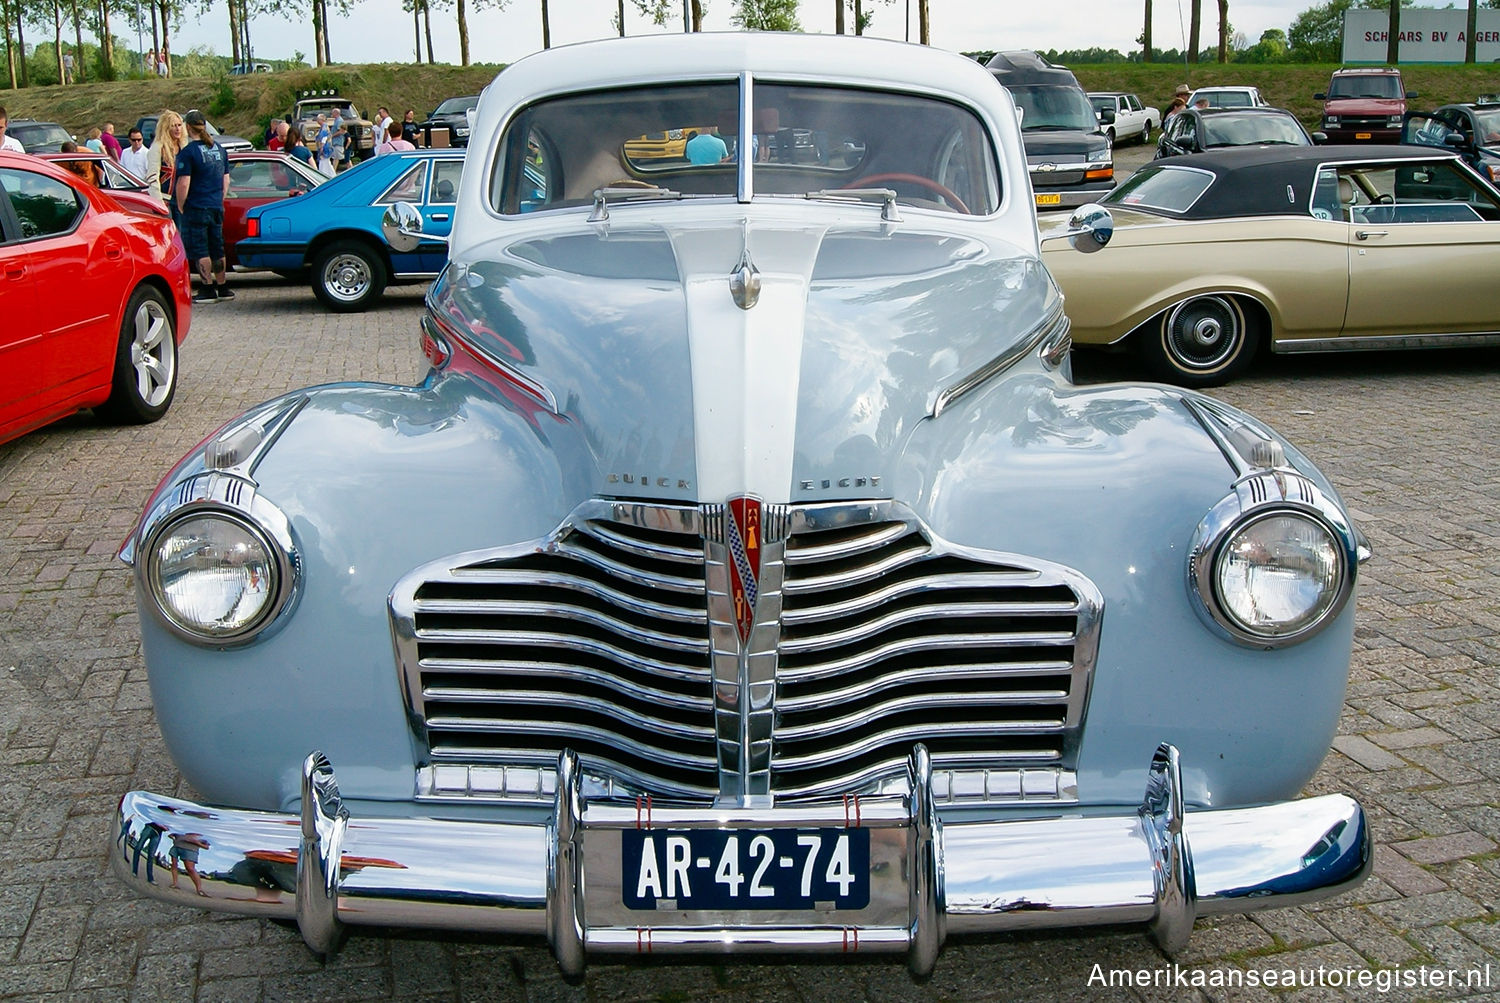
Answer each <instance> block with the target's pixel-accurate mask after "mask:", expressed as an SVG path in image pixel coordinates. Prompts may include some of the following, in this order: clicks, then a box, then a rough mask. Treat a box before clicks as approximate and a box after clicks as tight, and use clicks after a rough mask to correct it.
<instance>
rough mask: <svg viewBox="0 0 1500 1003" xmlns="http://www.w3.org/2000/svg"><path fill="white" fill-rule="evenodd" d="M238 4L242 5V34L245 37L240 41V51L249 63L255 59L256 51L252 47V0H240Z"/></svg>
mask: <svg viewBox="0 0 1500 1003" xmlns="http://www.w3.org/2000/svg"><path fill="white" fill-rule="evenodd" d="M231 2H233V0H231ZM238 3H239V5H240V32H241V33H242V34H243V35H244V36H245V37H244V38H243V39H242V40H241V41H240V51H241V52H243V53H244V54H245V62H247V63H248V62H250V61H251V60H252V59H254V58H255V50H254V49H253V48H251V46H250V0H238Z"/></svg>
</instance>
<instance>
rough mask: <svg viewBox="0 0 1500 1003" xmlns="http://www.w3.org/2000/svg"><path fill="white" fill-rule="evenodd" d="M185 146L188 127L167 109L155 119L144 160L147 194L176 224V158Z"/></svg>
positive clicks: (174, 113) (179, 117) (173, 112)
mask: <svg viewBox="0 0 1500 1003" xmlns="http://www.w3.org/2000/svg"><path fill="white" fill-rule="evenodd" d="M186 145H187V126H185V125H183V123H182V116H181V115H179V114H177V113H176V112H175V111H172V110H171V109H170V108H168V109H166V110H165V111H163V112H162V113H161V114H160V115H158V116H157V117H156V137H155V139H153V140H152V143H151V153H150V154H149V155H148V156H147V158H146V185H147V190H148V191H149V192H150V193H151V194H152V195H154V196H156V198H157V199H159V200H160V201H161V203H162V204H163V205H165V206H166V207H167V209H168V211H170V212H171V213H172V219H173V221H174V222H175V221H176V220H177V199H176V197H174V196H173V194H172V185H173V182H174V181H176V179H177V178H176V176H177V154H179V153H181V152H182V148H183V147H184V146H186Z"/></svg>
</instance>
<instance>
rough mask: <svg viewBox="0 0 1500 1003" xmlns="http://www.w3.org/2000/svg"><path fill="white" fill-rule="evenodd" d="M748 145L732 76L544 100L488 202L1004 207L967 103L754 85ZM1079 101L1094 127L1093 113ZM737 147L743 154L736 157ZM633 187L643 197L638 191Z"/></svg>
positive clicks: (528, 116) (985, 141)
mask: <svg viewBox="0 0 1500 1003" xmlns="http://www.w3.org/2000/svg"><path fill="white" fill-rule="evenodd" d="M751 98H752V100H751V104H752V106H753V109H754V111H753V113H752V116H751V119H752V121H751V125H750V128H749V129H748V130H747V132H748V133H749V135H748V136H747V137H742V136H741V129H740V109H741V102H740V93H739V83H738V82H737V81H726V82H723V83H702V84H683V85H674V86H663V87H639V88H630V89H622V90H614V91H594V92H590V93H586V94H576V95H568V96H564V97H559V98H553V99H549V100H546V101H542V102H539V103H537V104H535V105H532V106H531V107H529V108H527V109H526V110H525V111H523V112H522V113H521V114H520V115H518V116H517V117H516V118H515V119H514V120H512V122H511V124H510V125H509V126H508V127H507V129H506V131H505V133H504V135H503V136H502V137H501V140H500V143H501V148H502V156H501V157H500V158H498V160H497V165H496V170H495V174H494V175H492V177H491V181H490V200H491V204H492V205H493V206H494V207H495V208H496V210H497V211H499V212H502V213H522V212H534V211H537V210H542V209H555V208H569V207H576V206H581V205H583V206H586V205H592V204H593V201H594V198H595V193H596V192H597V191H600V190H602V189H605V188H611V189H615V191H613V192H611V197H613V198H615V199H627V198H631V197H635V198H653V199H674V200H675V199H678V198H693V197H704V196H717V197H724V196H737V195H739V173H740V170H739V168H740V159H741V156H742V155H744V156H745V157H747V158H748V159H749V160H750V161H751V162H752V164H753V174H752V175H751V179H750V180H751V187H752V191H753V194H754V196H756V197H761V196H774V195H784V196H798V197H817V198H823V199H838V198H863V199H870V200H876V199H880V198H882V197H883V196H881V195H879V194H877V193H873V192H866V193H865V194H863V195H855V194H850V195H842V194H840V192H841V191H847V190H849V189H880V190H890V191H893V192H894V193H895V194H896V197H897V199H898V200H899V201H900V202H902V203H903V204H908V205H913V206H919V207H922V208H932V209H939V210H947V211H952V212H973V213H981V214H988V213H991V212H993V211H994V209H995V207H996V206H998V205H999V201H1000V192H999V177H998V171H997V168H996V157H995V151H994V148H993V146H992V145H991V143H990V138H989V134H988V132H987V131H986V130H985V128H984V126H983V124H982V123H981V121H980V120H979V119H978V117H977V116H976V115H975V114H974V112H973V111H971V110H970V109H968V108H966V107H963V106H961V105H957V104H951V103H949V102H946V101H942V100H938V99H935V98H927V97H916V96H912V95H908V94H896V93H891V92H886V91H878V90H868V89H856V88H841V87H829V86H822V85H787V84H774V83H765V82H761V81H757V82H756V83H755V84H754V91H753V94H752V95H751ZM1079 101H1080V103H1081V104H1082V105H1083V107H1084V109H1085V110H1086V111H1087V114H1088V115H1089V118H1090V119H1091V120H1092V118H1093V112H1092V110H1090V109H1088V104H1087V102H1085V101H1083V98H1082V92H1079ZM741 143H746V144H748V146H749V149H748V151H745V150H741V149H740V146H741ZM632 191H634V192H637V193H638V194H636V195H634V196H632V194H631V193H632Z"/></svg>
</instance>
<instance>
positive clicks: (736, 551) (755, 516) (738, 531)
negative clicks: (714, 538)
mask: <svg viewBox="0 0 1500 1003" xmlns="http://www.w3.org/2000/svg"><path fill="white" fill-rule="evenodd" d="M760 517H761V501H760V499H759V498H756V497H754V496H751V495H746V496H743V497H740V498H731V499H729V519H728V523H729V525H728V530H729V533H728V535H729V558H730V559H729V587H730V593H731V598H732V599H733V600H734V622H735V627H736V628H738V630H739V633H740V643H742V644H743V643H745V642H747V641H749V640H750V628H751V627H752V626H754V624H755V601H756V599H757V598H758V596H759V593H760V548H761V543H762V542H763V538H764V531H763V530H762V527H761V518H760Z"/></svg>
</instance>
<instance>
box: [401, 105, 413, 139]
mask: <svg viewBox="0 0 1500 1003" xmlns="http://www.w3.org/2000/svg"><path fill="white" fill-rule="evenodd" d="M401 138H402V139H404V140H406V141H407V142H408V143H410V144H411V145H412V147H413V148H415V147H416V145H417V110H416V109H415V108H408V109H406V116H405V117H404V118H403V119H402V120H401Z"/></svg>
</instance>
